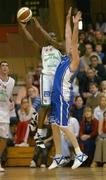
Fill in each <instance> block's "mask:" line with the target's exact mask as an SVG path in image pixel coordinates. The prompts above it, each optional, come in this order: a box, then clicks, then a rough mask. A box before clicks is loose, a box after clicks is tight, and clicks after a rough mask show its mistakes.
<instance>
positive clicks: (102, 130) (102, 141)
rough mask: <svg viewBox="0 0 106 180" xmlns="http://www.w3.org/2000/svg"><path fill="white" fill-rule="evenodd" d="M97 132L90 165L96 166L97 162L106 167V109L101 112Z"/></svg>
mask: <svg viewBox="0 0 106 180" xmlns="http://www.w3.org/2000/svg"><path fill="white" fill-rule="evenodd" d="M98 134H99V135H98V138H97V142H96V149H95V154H94V159H93V163H92V165H91V167H97V165H98V163H102V165H103V167H104V168H106V111H105V112H104V113H103V119H102V120H100V121H99V128H98Z"/></svg>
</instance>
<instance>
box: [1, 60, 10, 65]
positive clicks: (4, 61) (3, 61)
mask: <svg viewBox="0 0 106 180" xmlns="http://www.w3.org/2000/svg"><path fill="white" fill-rule="evenodd" d="M3 63H7V64H8V62H7V61H6V60H2V61H0V66H1V65H2V64H3Z"/></svg>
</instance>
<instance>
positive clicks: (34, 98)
mask: <svg viewBox="0 0 106 180" xmlns="http://www.w3.org/2000/svg"><path fill="white" fill-rule="evenodd" d="M28 97H29V98H30V99H31V102H32V106H33V108H34V109H35V110H36V111H37V112H38V111H39V110H40V107H41V100H40V96H36V91H35V89H34V88H33V87H31V88H29V89H28Z"/></svg>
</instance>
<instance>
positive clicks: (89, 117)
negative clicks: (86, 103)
mask: <svg viewBox="0 0 106 180" xmlns="http://www.w3.org/2000/svg"><path fill="white" fill-rule="evenodd" d="M97 130H98V121H97V120H96V119H94V118H93V111H92V109H91V108H90V107H86V108H85V109H84V116H83V119H82V121H81V124H80V132H79V143H80V146H81V148H82V150H83V151H84V152H85V153H86V154H87V155H88V160H87V166H90V164H91V162H92V159H93V155H94V151H95V140H96V136H97Z"/></svg>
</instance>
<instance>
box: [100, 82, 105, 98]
mask: <svg viewBox="0 0 106 180" xmlns="http://www.w3.org/2000/svg"><path fill="white" fill-rule="evenodd" d="M100 92H101V95H103V96H106V81H102V82H101V86H100Z"/></svg>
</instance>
